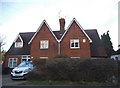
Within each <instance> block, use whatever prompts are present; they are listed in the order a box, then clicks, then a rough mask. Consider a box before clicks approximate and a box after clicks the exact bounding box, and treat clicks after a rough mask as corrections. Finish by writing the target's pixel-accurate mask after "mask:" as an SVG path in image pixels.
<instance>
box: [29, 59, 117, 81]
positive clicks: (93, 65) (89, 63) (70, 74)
mask: <svg viewBox="0 0 120 88" xmlns="http://www.w3.org/2000/svg"><path fill="white" fill-rule="evenodd" d="M33 62H34V63H35V65H36V70H34V71H33V73H32V75H33V74H35V75H36V73H37V79H39V80H41V79H43V78H44V79H45V80H70V81H97V82H105V81H110V80H111V77H112V76H113V75H114V76H115V77H117V76H118V63H117V62H116V61H114V60H111V59H88V60H81V59H70V58H55V59H51V60H49V61H48V62H47V63H46V64H40V61H39V60H36V61H33ZM32 75H31V78H34V79H35V77H32Z"/></svg>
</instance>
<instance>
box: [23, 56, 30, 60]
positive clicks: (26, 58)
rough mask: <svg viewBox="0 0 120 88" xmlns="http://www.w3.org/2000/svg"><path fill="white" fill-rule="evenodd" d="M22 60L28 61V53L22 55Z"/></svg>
mask: <svg viewBox="0 0 120 88" xmlns="http://www.w3.org/2000/svg"><path fill="white" fill-rule="evenodd" d="M22 61H30V55H23V56H22Z"/></svg>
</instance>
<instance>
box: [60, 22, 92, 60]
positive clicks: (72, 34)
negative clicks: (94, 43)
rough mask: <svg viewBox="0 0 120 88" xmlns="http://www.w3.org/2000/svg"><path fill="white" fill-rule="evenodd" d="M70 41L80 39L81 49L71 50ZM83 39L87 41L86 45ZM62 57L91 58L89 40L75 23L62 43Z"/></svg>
mask: <svg viewBox="0 0 120 88" xmlns="http://www.w3.org/2000/svg"><path fill="white" fill-rule="evenodd" d="M70 39H79V42H80V48H79V49H70ZM83 39H86V42H85V43H83ZM61 55H63V56H69V57H80V58H90V56H91V55H90V43H89V40H88V39H87V37H86V36H85V34H84V33H83V32H82V31H81V30H80V28H79V26H78V25H77V24H76V23H75V22H73V24H72V25H71V27H70V29H69V30H68V31H67V34H66V35H65V36H64V38H63V40H62V41H61Z"/></svg>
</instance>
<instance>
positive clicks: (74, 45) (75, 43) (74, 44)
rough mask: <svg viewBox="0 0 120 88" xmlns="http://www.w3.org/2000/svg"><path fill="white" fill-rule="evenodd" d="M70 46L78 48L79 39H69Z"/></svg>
mask: <svg viewBox="0 0 120 88" xmlns="http://www.w3.org/2000/svg"><path fill="white" fill-rule="evenodd" d="M70 48H80V44H79V39H71V40H70Z"/></svg>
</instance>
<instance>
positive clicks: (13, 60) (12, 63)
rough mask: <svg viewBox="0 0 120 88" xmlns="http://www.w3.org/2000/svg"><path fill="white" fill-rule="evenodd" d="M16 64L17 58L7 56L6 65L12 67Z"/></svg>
mask: <svg viewBox="0 0 120 88" xmlns="http://www.w3.org/2000/svg"><path fill="white" fill-rule="evenodd" d="M16 66H17V58H9V63H8V67H9V68H14V67H16Z"/></svg>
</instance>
